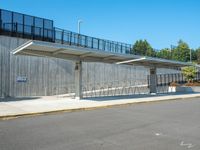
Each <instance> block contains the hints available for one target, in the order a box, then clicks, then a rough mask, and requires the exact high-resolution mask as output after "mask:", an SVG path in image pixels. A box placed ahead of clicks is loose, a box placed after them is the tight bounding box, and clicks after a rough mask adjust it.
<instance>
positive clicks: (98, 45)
mask: <svg viewBox="0 0 200 150" xmlns="http://www.w3.org/2000/svg"><path fill="white" fill-rule="evenodd" d="M97 47H98V49H99V39H97Z"/></svg>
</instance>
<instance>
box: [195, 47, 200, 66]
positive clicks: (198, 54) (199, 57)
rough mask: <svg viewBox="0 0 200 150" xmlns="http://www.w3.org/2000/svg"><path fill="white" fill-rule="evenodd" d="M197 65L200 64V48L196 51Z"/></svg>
mask: <svg viewBox="0 0 200 150" xmlns="http://www.w3.org/2000/svg"><path fill="white" fill-rule="evenodd" d="M196 56H197V63H198V64H200V48H198V49H196Z"/></svg>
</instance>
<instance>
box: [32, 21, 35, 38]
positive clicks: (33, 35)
mask: <svg viewBox="0 0 200 150" xmlns="http://www.w3.org/2000/svg"><path fill="white" fill-rule="evenodd" d="M34 30H35V29H34V26H33V25H32V26H31V35H32V39H33V40H34V39H35V31H34Z"/></svg>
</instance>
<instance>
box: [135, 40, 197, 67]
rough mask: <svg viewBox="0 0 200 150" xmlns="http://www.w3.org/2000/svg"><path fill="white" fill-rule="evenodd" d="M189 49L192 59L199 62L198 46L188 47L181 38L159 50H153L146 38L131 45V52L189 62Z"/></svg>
mask: <svg viewBox="0 0 200 150" xmlns="http://www.w3.org/2000/svg"><path fill="white" fill-rule="evenodd" d="M190 51H191V54H192V61H193V62H195V63H198V64H200V48H198V49H196V50H194V49H190V47H189V45H188V44H187V43H186V42H184V41H182V40H179V41H178V45H177V46H175V47H174V48H164V49H162V50H160V51H155V50H154V49H153V48H152V47H151V45H150V44H149V43H148V42H147V40H137V41H136V42H135V44H134V45H133V48H132V50H131V54H136V55H142V56H150V57H155V56H156V57H159V58H164V59H172V60H177V61H183V62H189V61H190Z"/></svg>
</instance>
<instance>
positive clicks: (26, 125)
mask: <svg viewBox="0 0 200 150" xmlns="http://www.w3.org/2000/svg"><path fill="white" fill-rule="evenodd" d="M187 149H192V150H200V98H196V99H190V100H179V101H166V102H156V103H143V104H134V105H130V106H123V107H114V108H106V109H97V110H89V111H80V112H72V113H60V114H55V115H46V116H37V117H27V118H18V119H13V120H6V121H0V150H187Z"/></svg>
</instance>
